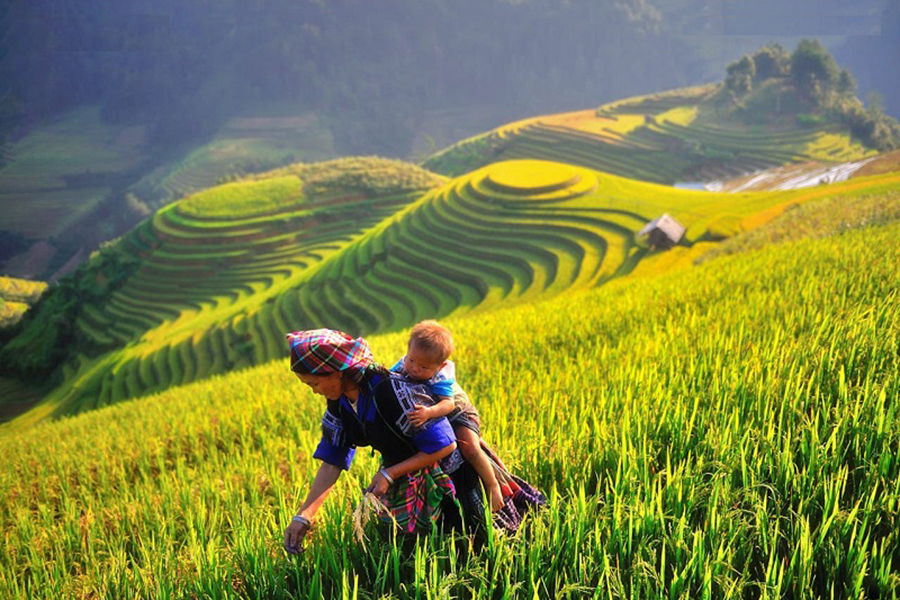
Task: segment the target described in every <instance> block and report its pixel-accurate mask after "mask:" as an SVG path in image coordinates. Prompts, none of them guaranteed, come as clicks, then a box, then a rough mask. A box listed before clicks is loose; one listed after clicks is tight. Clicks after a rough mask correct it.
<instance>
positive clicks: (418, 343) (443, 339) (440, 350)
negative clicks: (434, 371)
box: [409, 319, 453, 362]
mask: <svg viewBox="0 0 900 600" xmlns="http://www.w3.org/2000/svg"><path fill="white" fill-rule="evenodd" d="M409 345H410V346H415V347H416V348H418V349H419V350H422V351H424V352H428V353H429V354H431V355H432V356H434V357H435V359H437V362H444V361H445V360H447V359H448V358H450V355H451V354H453V336H452V335H451V334H450V331H449V330H448V329H447V328H446V327H444V326H443V325H441V324H440V323H438V322H437V321H434V320H432V319H428V320H426V321H419V322H418V323H416V324H415V326H414V327H413V328H412V332H410V334H409Z"/></svg>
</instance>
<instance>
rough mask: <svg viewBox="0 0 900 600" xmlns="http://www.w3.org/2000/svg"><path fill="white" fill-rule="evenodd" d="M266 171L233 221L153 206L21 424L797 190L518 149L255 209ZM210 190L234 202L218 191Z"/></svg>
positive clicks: (567, 263)
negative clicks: (427, 175)
mask: <svg viewBox="0 0 900 600" xmlns="http://www.w3.org/2000/svg"><path fill="white" fill-rule="evenodd" d="M279 173H280V175H278V176H277V177H276V178H275V179H261V180H259V181H257V182H249V183H245V184H241V185H235V184H230V186H231V187H228V186H226V188H227V189H232V190H236V191H237V192H240V195H239V196H238V199H233V200H231V202H233V206H234V207H235V208H234V210H233V212H230V213H228V215H227V216H228V218H223V217H217V218H213V217H208V218H207V217H203V216H202V214H201V213H200V212H198V210H197V209H198V207H202V206H203V205H204V202H205V201H206V200H205V199H208V198H211V197H220V196H222V194H223V192H222V189H224V188H220V189H218V190H213V191H211V192H210V193H209V195H198V196H195V197H193V198H192V199H190V200H188V201H185V202H181V203H175V204H173V205H171V206H169V207H167V208H165V209H163V210H161V211H159V212H158V213H157V214H156V215H155V216H154V217H153V218H152V219H150V220H148V221H146V222H145V223H143V224H142V225H141V226H140V227H139V228H137V229H136V230H135V231H133V232H132V233H131V234H129V235H128V236H126V237H125V238H124V239H123V240H122V241H121V242H120V246H119V248H120V250H122V251H125V252H128V253H129V254H131V255H133V256H135V257H137V258H139V259H140V260H141V261H142V264H141V266H140V269H139V270H138V271H137V273H136V274H134V275H133V276H132V277H131V278H130V279H129V280H128V281H127V282H126V283H125V285H124V286H122V287H121V288H120V289H118V290H117V291H116V292H115V293H114V294H113V296H112V298H111V300H110V301H109V302H108V303H107V304H106V305H104V306H96V307H89V308H87V309H86V310H85V311H84V313H83V315H82V316H81V318H80V320H79V321H78V323H77V325H78V329H79V331H80V332H81V334H82V335H84V336H85V337H87V338H88V339H90V340H92V342H93V345H94V347H95V351H94V352H93V353H92V354H91V355H90V356H81V357H79V358H78V360H77V361H75V362H74V363H73V364H72V365H70V366H69V367H68V369H67V370H66V383H65V384H64V385H63V386H61V387H60V388H58V389H57V390H56V391H54V393H53V394H51V395H50V396H49V397H48V399H47V402H45V403H44V404H43V405H41V406H39V407H37V408H36V409H34V410H33V411H31V412H30V413H29V414H28V415H26V416H25V417H23V419H25V420H40V419H42V418H45V417H47V416H50V415H53V414H56V415H59V414H67V413H71V412H78V411H81V410H85V409H88V408H94V407H96V406H101V405H104V404H109V403H112V402H116V401H119V400H122V399H124V398H129V397H134V396H138V395H143V394H146V393H149V392H152V391H155V390H161V389H165V388H167V387H170V386H173V385H178V384H182V383H186V382H190V381H193V380H197V379H203V378H207V377H210V376H212V375H215V374H218V373H223V372H226V371H230V370H234V369H238V368H242V367H246V366H250V365H254V364H258V363H261V362H264V361H266V360H271V359H273V358H277V357H280V356H282V355H283V347H282V346H283V344H282V339H281V336H282V335H283V333H284V332H285V331H290V330H293V329H297V328H311V327H320V326H329V327H335V328H339V329H343V330H345V331H348V332H351V333H354V334H369V333H372V332H380V331H393V330H397V329H401V328H403V327H406V326H409V325H410V324H412V323H414V322H415V321H417V320H419V319H422V318H430V317H445V316H451V315H452V316H457V315H462V314H465V313H469V312H484V311H488V310H491V309H495V308H499V307H501V306H502V307H506V306H510V305H515V304H520V303H526V302H532V301H535V300H538V299H543V298H549V297H552V296H554V295H559V294H561V293H563V292H567V293H568V292H572V291H577V290H582V289H590V288H593V287H596V286H598V285H600V284H602V283H603V282H606V281H608V280H610V279H611V278H613V277H617V276H621V275H624V274H627V273H629V272H631V270H632V269H634V268H635V266H636V265H639V264H641V261H642V259H643V258H644V257H645V256H647V249H646V247H645V246H644V245H643V244H642V243H641V241H640V240H638V239H636V232H637V231H639V230H640V228H641V227H643V225H644V224H645V223H646V222H647V221H649V220H651V219H652V218H655V217H657V216H659V215H660V214H661V213H663V212H669V213H670V214H672V215H673V216H674V217H675V218H676V219H678V220H679V221H681V222H682V223H683V224H684V225H685V226H686V227H687V234H686V237H685V243H686V244H688V246H685V247H684V248H683V249H682V250H684V251H690V252H694V249H693V248H692V246H693V247H695V248H697V249H699V248H701V247H702V246H703V243H702V241H703V240H704V239H706V238H708V237H710V235H712V234H715V233H716V232H719V231H721V230H723V229H724V228H728V229H729V231H731V232H736V231H740V230H741V229H743V228H746V227H752V226H754V223H756V224H758V223H762V222H765V221H766V220H767V219H769V218H771V216H768V217H766V216H765V215H766V214H770V215H776V214H778V213H779V212H780V211H781V210H783V209H784V207H785V206H787V205H788V204H789V203H791V202H800V201H802V200H803V198H804V197H803V196H799V195H797V193H796V192H781V193H768V194H765V193H745V194H714V193H708V192H696V191H689V190H675V189H672V188H668V187H659V186H655V185H652V184H646V183H640V182H634V181H630V180H626V179H622V178H618V177H615V176H612V175H607V174H603V173H600V172H597V171H593V170H590V169H586V168H583V167H578V166H574V165H566V164H561V163H550V162H546V161H534V160H525V161H507V162H500V163H496V164H494V165H491V166H489V167H486V168H484V169H481V170H478V171H475V172H473V173H470V174H469V175H466V176H464V177H460V178H457V179H454V180H450V181H449V182H447V183H446V184H444V185H441V186H440V187H438V188H435V189H433V190H431V191H428V192H427V193H426V192H425V191H424V190H420V191H419V192H409V193H407V194H401V195H395V196H379V197H375V198H365V197H360V196H359V194H358V193H355V192H354V193H352V194H350V195H348V196H346V197H345V198H344V200H343V202H336V203H335V202H334V201H335V197H334V196H333V195H330V196H328V198H329V200H328V201H327V202H326V201H322V203H318V201H317V200H311V199H310V198H309V197H306V196H305V195H303V194H296V193H294V194H291V193H286V194H282V196H279V197H281V201H280V203H276V204H277V206H278V208H277V210H275V209H273V207H272V205H262V206H261V207H260V208H259V210H260V211H261V212H254V210H255V209H254V208H253V207H254V206H258V205H257V204H254V203H246V204H242V202H241V201H240V199H239V198H243V197H244V196H247V195H248V194H249V196H247V197H250V196H252V192H250V191H248V189H247V188H246V186H251V187H252V186H253V185H260V186H268V187H271V186H275V187H277V188H279V189H281V188H285V187H286V186H289V184H290V181H291V176H288V175H285V173H286V171H284V170H282V171H280V172H279ZM294 181H295V190H299V186H300V180H299V179H296V177H294ZM846 185H850V184H849V183H848V184H846ZM857 185H859V186H863V187H865V186H866V185H868V184H866V183H865V182H863V183H861V184H857ZM332 191H334V190H332ZM815 193H817V192H809V193H808V194H810V195H809V197H813V196H814V195H815ZM219 201H224V202H226V203H227V202H229V200H228V199H227V194H225V196H224V200H223V199H222V198H220V200H219ZM240 207H243V208H240ZM273 211H274V212H273ZM766 211H769V212H768V213H767V212H766ZM759 215H763V216H762V217H760V216H759ZM754 219H756V221H754ZM745 223H747V224H748V225H746V227H745V225H744V224H745ZM690 252H688V253H689V254H690ZM677 255H679V254H678V253H675V254H673V256H677ZM660 264H661V263H660Z"/></svg>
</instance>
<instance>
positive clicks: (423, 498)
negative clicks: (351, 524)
mask: <svg viewBox="0 0 900 600" xmlns="http://www.w3.org/2000/svg"><path fill="white" fill-rule="evenodd" d="M448 496H449V497H450V498H452V499H453V502H454V503H457V501H456V493H455V490H454V488H453V482H452V481H451V480H450V476H449V475H447V474H446V473H444V472H443V471H442V470H441V468H440V467H439V466H437V465H434V466H431V467H428V468H425V469H422V470H421V471H416V472H414V473H409V474H407V475H404V476H403V477H400V478H398V479H397V481H396V482H394V484H393V485H392V486H391V487H390V489H389V490H388V491H387V494H385V495H384V496H383V497H382V498H381V501H382V502H383V503H384V505H385V506H386V507H387V509H388V511H389V514H388V515H382V517H381V519H382V521H385V522H388V523H396V526H397V528H398V530H399V531H400V532H402V533H428V532H430V531H431V528H432V526H433V523H434V522H435V521H437V519H438V517H440V516H441V503H442V502H443V500H444V498H445V497H448ZM457 506H458V503H457Z"/></svg>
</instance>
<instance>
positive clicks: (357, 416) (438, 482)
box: [284, 329, 543, 554]
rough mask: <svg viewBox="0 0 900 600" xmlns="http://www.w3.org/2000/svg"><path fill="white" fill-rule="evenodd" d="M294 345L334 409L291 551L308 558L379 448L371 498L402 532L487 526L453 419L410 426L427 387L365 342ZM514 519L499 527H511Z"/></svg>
mask: <svg viewBox="0 0 900 600" xmlns="http://www.w3.org/2000/svg"><path fill="white" fill-rule="evenodd" d="M287 337H288V340H289V342H290V345H291V370H292V371H293V372H294V373H295V374H296V375H297V377H298V378H299V379H300V380H301V381H302V382H303V383H305V384H306V385H308V386H309V387H310V388H311V389H312V391H313V392H315V393H317V394H319V395H322V396H324V397H325V398H326V400H327V406H326V410H325V416H324V417H323V418H322V439H321V441H320V442H319V445H318V447H317V448H316V451H315V453H314V454H313V457H314V458H317V459H319V460H321V461H322V465H321V466H320V467H319V470H318V472H317V473H316V477H315V479H314V480H313V483H312V487H311V488H310V490H309V493H308V494H307V497H306V500H305V502H304V503H303V505H302V506H301V507H300V510H299V511H298V512H297V514H296V515H295V516H294V518H293V519H292V521H291V524H290V525H289V526H288V528H287V529H286V530H285V532H284V547H285V550H287V551H288V552H290V553H292V554H297V553H299V552H300V548H301V543H302V541H303V538H304V537H305V536H306V534H307V532H308V531H309V529H310V527H311V522H312V520H313V519H314V517H315V514H316V512H317V511H318V510H319V508H320V507H321V506H322V503H323V502H324V501H325V498H327V497H328V494H329V493H330V492H331V489H332V488H333V487H334V484H335V483H336V482H337V480H338V477H339V476H340V474H341V471H343V470H346V469H348V468H349V466H350V463H351V461H352V460H353V454H354V452H355V448H356V446H371V447H373V448H374V449H376V450H378V451H379V452H380V453H381V457H382V467H381V468H380V469H379V470H378V472H377V473H376V474H375V476H374V477H373V478H372V482H371V484H370V485H369V487H368V488H367V491H369V492H371V493H372V494H374V495H375V496H376V497H378V498H379V499H380V500H381V501H382V503H383V504H384V505H385V506H386V507H387V508H388V510H390V512H391V516H392V518H393V520H394V521H395V522H396V524H397V526H398V527H399V528H400V529H401V530H402V531H404V532H406V533H415V532H419V531H428V530H430V528H431V527H432V525H433V523H435V522H437V521H439V520H442V521H445V522H446V524H448V525H449V526H451V527H459V526H460V525H461V523H462V520H461V517H463V518H464V519H465V522H466V525H467V526H468V527H473V528H475V529H477V528H478V527H479V526H480V525H481V523H482V522H483V518H484V508H483V506H482V503H481V491H480V487H479V479H478V476H477V475H476V474H475V472H474V470H473V469H472V468H471V467H470V466H469V465H468V464H467V463H465V462H464V461H463V460H462V457H461V455H460V453H459V452H458V451H457V449H456V438H455V437H454V434H453V428H452V427H451V426H450V424H449V422H448V421H447V419H446V418H443V417H442V418H440V419H434V420H431V421H429V422H427V423H425V424H424V426H423V427H421V428H420V427H416V426H414V425H413V424H412V423H411V422H410V421H409V418H408V414H409V412H410V411H412V410H413V407H414V406H415V405H416V404H422V402H423V400H422V399H420V398H419V397H420V396H421V395H423V394H426V393H427V388H425V386H423V385H416V384H413V383H412V382H409V381H407V380H404V379H403V378H401V377H399V376H397V375H392V374H391V373H389V372H388V371H387V370H386V369H385V368H384V367H382V366H380V365H379V364H377V363H376V362H375V360H374V358H373V357H372V353H371V351H370V350H369V346H368V344H367V343H366V341H365V340H363V339H362V338H356V339H353V338H351V337H350V336H348V335H347V334H345V333H343V332H340V331H333V330H330V329H315V330H311V331H298V332H294V333H290V334H288V336H287ZM428 401H429V402H430V399H429V400H428ZM517 481H519V482H520V483H521V484H523V485H525V486H527V484H524V482H521V480H517ZM520 492H521V490H520ZM525 492H526V495H527V496H528V498H526V500H527V501H528V502H529V503H539V504H542V503H543V497H542V496H541V495H540V494H539V493H537V492H534V491H533V490H532V489H531V488H530V487H527V489H526V490H525ZM532 492H533V493H532ZM520 496H521V493H520ZM521 500H522V498H519V499H518V501H517V502H516V503H515V505H514V504H513V502H508V506H509V509H510V510H512V511H513V513H516V505H518V506H519V509H521V508H522V502H521ZM460 503H461V504H462V515H461V514H460V510H459V507H460ZM507 517H509V515H508V514H505V515H503V516H501V517H500V518H499V520H498V521H499V522H500V523H501V524H503V525H506V518H507ZM515 517H516V521H518V515H517V514H515ZM516 525H517V522H516Z"/></svg>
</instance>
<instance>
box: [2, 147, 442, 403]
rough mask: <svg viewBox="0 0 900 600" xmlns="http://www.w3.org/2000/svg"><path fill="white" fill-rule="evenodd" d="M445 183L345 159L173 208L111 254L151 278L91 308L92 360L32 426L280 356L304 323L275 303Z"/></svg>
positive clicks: (410, 170) (384, 164) (78, 367)
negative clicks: (294, 324)
mask: <svg viewBox="0 0 900 600" xmlns="http://www.w3.org/2000/svg"><path fill="white" fill-rule="evenodd" d="M298 174H299V175H302V176H303V177H304V178H305V183H304V180H303V179H300V177H299V176H298ZM439 182H440V178H437V177H435V176H433V175H432V174H430V173H427V172H425V171H422V170H421V169H418V168H416V167H414V166H412V165H409V164H407V163H401V162H399V161H389V160H383V159H341V160H339V161H335V162H328V163H321V164H317V165H298V166H295V167H292V168H286V169H281V170H279V171H276V172H274V173H273V174H272V175H271V176H269V177H262V176H260V177H256V178H254V179H250V180H247V181H245V182H240V183H230V184H226V185H223V186H220V187H217V188H213V189H210V190H207V191H204V192H202V193H199V194H196V195H194V196H191V197H189V198H187V199H185V200H184V201H182V202H178V203H175V204H172V205H170V206H168V207H166V208H164V209H163V210H161V211H159V212H158V213H157V214H156V215H154V217H152V218H151V219H149V220H148V221H146V222H145V223H143V224H142V225H141V226H139V227H138V228H136V229H135V230H134V231H132V232H131V233H130V234H128V235H127V236H125V237H124V238H123V239H122V240H120V241H119V242H117V243H116V244H115V245H114V246H113V247H112V249H111V250H114V251H115V252H121V253H125V254H127V255H130V256H131V257H133V258H136V259H138V260H139V261H140V268H139V269H138V270H137V272H135V273H134V275H133V276H131V277H130V278H128V280H127V281H126V282H125V283H124V285H122V287H120V288H119V289H118V290H116V291H115V292H114V293H113V294H112V296H111V297H110V298H109V300H108V301H107V302H105V303H104V304H103V305H101V306H94V305H88V306H85V307H84V310H83V311H82V313H81V314H80V316H79V317H78V318H77V320H76V322H75V327H76V329H77V332H78V335H79V336H81V337H82V339H84V340H86V345H88V346H90V347H91V349H90V350H89V351H88V352H87V353H84V350H83V349H82V348H78V349H76V348H73V360H72V361H71V363H70V364H69V365H67V366H66V368H65V369H64V370H63V373H62V376H63V381H62V382H61V384H60V385H59V386H58V388H57V390H56V391H55V392H54V393H52V394H50V396H49V397H48V399H47V402H45V403H44V404H43V405H42V406H40V407H38V408H37V409H35V410H33V411H31V412H30V413H29V414H28V415H26V416H25V417H24V418H25V419H26V420H27V419H39V418H44V417H47V416H48V415H50V414H56V415H60V414H65V413H68V412H73V411H79V410H85V409H89V408H94V407H96V406H97V405H98V403H99V404H104V403H108V402H111V401H115V400H120V399H122V398H124V397H129V396H134V395H139V394H142V393H147V392H149V391H154V390H160V389H164V388H166V387H169V386H171V385H177V384H180V383H185V382H187V381H191V380H193V379H197V378H203V377H207V376H209V375H211V374H214V373H221V372H224V371H228V370H231V369H234V368H241V367H245V366H248V365H250V364H256V363H259V362H262V361H265V360H268V359H271V358H272V357H274V356H277V355H278V353H279V352H280V345H279V343H278V341H277V340H278V338H279V337H280V335H281V334H283V332H284V331H285V330H287V328H288V324H287V323H288V321H292V320H297V316H296V315H294V314H293V313H290V312H288V313H287V315H285V314H283V313H282V311H281V309H280V308H278V307H277V306H276V300H278V299H279V298H281V297H282V296H285V295H287V294H288V293H289V291H290V290H294V289H296V288H297V287H298V286H299V285H300V284H301V283H302V282H304V281H305V280H306V279H307V278H308V277H309V275H310V273H311V272H313V271H315V270H316V269H317V268H318V266H319V265H320V264H321V263H322V262H323V261H326V259H327V258H328V257H329V256H331V255H333V254H335V253H336V252H338V251H339V250H340V249H341V248H342V247H343V246H345V245H346V244H347V243H349V242H350V241H352V240H353V239H354V238H355V237H357V236H359V235H360V234H361V233H362V232H363V231H365V230H366V229H367V228H369V227H372V226H373V225H374V224H376V223H378V222H379V221H381V220H382V219H384V218H385V217H387V216H389V215H390V214H392V213H393V212H394V211H396V210H397V209H398V207H400V206H402V205H404V204H405V203H408V202H410V201H412V200H415V199H416V198H417V197H418V196H420V195H421V194H422V193H423V191H424V190H425V189H427V188H428V187H429V186H433V185H435V184H437V183H439ZM360 186H362V187H360ZM260 198H264V201H263V202H260ZM260 313H261V314H262V315H264V316H265V317H266V320H265V326H266V329H261V328H260V325H259V320H260V319H259V318H257V315H258V314H260ZM26 333H27V332H26ZM27 340H28V336H27V335H22V336H20V338H17V339H15V340H13V341H11V342H9V344H10V346H14V345H15V344H17V343H21V344H25V343H26V342H27ZM22 351H27V347H26V346H23V350H22Z"/></svg>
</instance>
